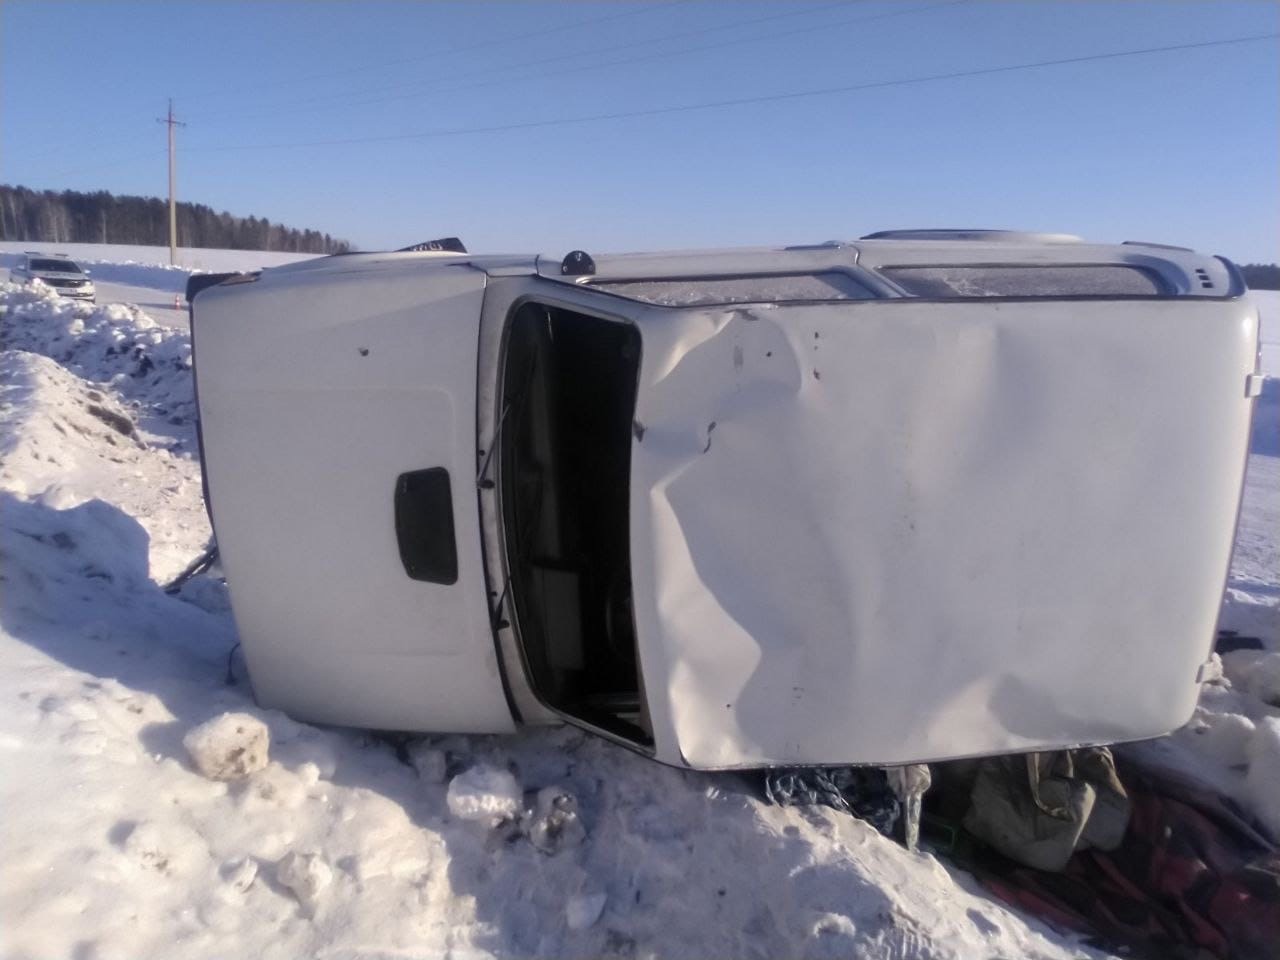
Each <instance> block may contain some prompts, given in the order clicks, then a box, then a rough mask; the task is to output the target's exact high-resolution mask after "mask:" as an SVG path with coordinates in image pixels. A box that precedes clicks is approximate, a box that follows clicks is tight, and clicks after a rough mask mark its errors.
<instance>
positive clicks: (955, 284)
mask: <svg viewBox="0 0 1280 960" xmlns="http://www.w3.org/2000/svg"><path fill="white" fill-rule="evenodd" d="M880 272H881V273H882V274H884V275H885V276H886V277H888V278H889V279H890V280H892V281H893V282H894V283H896V284H897V285H898V286H900V287H901V288H902V289H903V290H905V291H906V292H907V293H909V294H911V295H912V296H913V297H927V298H929V299H931V300H947V299H952V298H955V297H1158V296H1161V295H1162V294H1165V293H1167V292H1168V291H1167V290H1166V289H1165V287H1164V285H1163V284H1162V283H1161V282H1160V279H1159V278H1158V277H1157V276H1156V275H1155V274H1154V273H1152V272H1151V271H1149V270H1144V269H1143V268H1142V267H1131V266H1124V265H1119V264H1072V265H1054V264H1044V265H1020V266H999V265H991V266H983V265H957V266H941V265H940V266H926V267H883V268H881V270H880Z"/></svg>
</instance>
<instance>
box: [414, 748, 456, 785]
mask: <svg viewBox="0 0 1280 960" xmlns="http://www.w3.org/2000/svg"><path fill="white" fill-rule="evenodd" d="M409 762H410V763H411V764H412V765H413V769H414V770H416V771H418V778H419V779H421V780H422V781H423V782H424V783H444V781H445V777H447V776H448V766H449V762H448V757H446V756H445V753H444V751H443V750H440V749H438V748H436V747H433V746H431V744H430V742H429V741H427V740H419V741H417V742H416V743H413V744H411V745H410V747H409Z"/></svg>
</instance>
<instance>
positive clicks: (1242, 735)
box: [1192, 711, 1254, 767]
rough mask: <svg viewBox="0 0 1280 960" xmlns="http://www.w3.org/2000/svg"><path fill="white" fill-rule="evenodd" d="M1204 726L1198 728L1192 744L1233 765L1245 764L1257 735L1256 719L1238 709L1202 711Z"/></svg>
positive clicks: (1200, 750)
mask: <svg viewBox="0 0 1280 960" xmlns="http://www.w3.org/2000/svg"><path fill="white" fill-rule="evenodd" d="M1200 720H1201V721H1202V722H1203V725H1202V726H1198V727H1196V728H1195V734H1196V736H1195V739H1194V740H1193V741H1192V744H1193V745H1194V746H1195V748H1196V750H1197V751H1199V752H1200V753H1202V754H1204V755H1206V756H1209V757H1213V758H1214V759H1216V760H1218V761H1219V762H1220V763H1224V764H1226V765H1227V766H1229V767H1235V766H1243V765H1244V764H1245V763H1246V762H1247V757H1246V751H1247V749H1248V747H1249V742H1250V740H1251V739H1252V738H1253V734H1254V725H1253V721H1252V720H1250V719H1249V718H1248V717H1246V716H1242V715H1241V714H1238V713H1210V712H1208V711H1202V712H1201V716H1200Z"/></svg>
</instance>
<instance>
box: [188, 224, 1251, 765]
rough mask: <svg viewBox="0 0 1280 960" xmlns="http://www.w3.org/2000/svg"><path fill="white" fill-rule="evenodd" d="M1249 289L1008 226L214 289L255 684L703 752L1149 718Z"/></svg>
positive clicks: (1184, 602)
mask: <svg viewBox="0 0 1280 960" xmlns="http://www.w3.org/2000/svg"><path fill="white" fill-rule="evenodd" d="M1243 293H1244V286H1243V283H1242V282H1241V280H1240V277H1239V274H1238V273H1237V271H1236V270H1235V268H1234V267H1232V265H1231V264H1229V263H1228V262H1226V261H1224V260H1221V259H1218V258H1213V257H1205V256H1200V255H1197V254H1195V253H1192V252H1191V251H1188V250H1184V249H1180V248H1173V247H1163V246H1158V245H1154V244H1123V245H1113V246H1101V245H1092V244H1086V243H1083V242H1080V241H1078V240H1076V239H1075V238H1071V237H1063V236H1058V235H1052V236H1049V235H1027V234H1013V233H1003V232H996V231H909V232H894V233H887V234H877V235H873V236H871V237H868V238H866V239H864V240H860V241H855V242H851V243H829V244H820V245H815V246H807V247H792V248H785V249H748V250H729V251H717V252H699V253H663V254H637V255H625V256H599V257H595V258H592V257H590V256H588V255H586V254H584V253H581V252H575V253H574V254H570V255H569V256H568V257H565V258H563V259H560V258H556V259H551V260H549V259H547V258H543V257H538V256H472V255H468V254H466V253H461V252H437V251H430V250H428V251H422V252H397V253H388V254H353V255H343V256H335V257H328V258H323V259H317V260H311V261H305V262H301V263H297V264H291V265H288V266H284V267H278V268H275V269H271V270H266V271H263V272H262V273H261V274H255V275H250V276H244V277H236V278H232V279H231V280H229V281H227V282H224V283H222V284H220V285H217V286H212V287H209V288H208V289H206V290H204V291H202V292H200V293H199V295H198V296H197V297H195V299H194V303H193V322H192V329H193V336H194V342H195V356H196V371H197V383H198V392H199V407H200V417H201V424H202V448H203V457H204V464H205V470H206V479H207V484H208V493H209V497H210V506H211V511H212V515H213V519H214V522H215V531H216V535H217V541H218V544H219V546H220V549H221V553H222V558H223V562H224V567H225V570H226V573H227V577H228V582H229V584H230V588H231V595H232V601H233V606H234V610H235V616H236V621H237V624H238V627H239V631H240V636H241V639H242V642H243V645H244V653H245V657H246V660H247V663H248V667H249V673H250V677H251V679H252V683H253V687H254V690H255V692H256V695H257V697H258V698H259V700H260V701H261V702H262V703H263V704H264V705H267V706H273V707H279V708H281V709H283V710H285V711H287V712H289V713H290V714H292V715H294V716H296V717H298V718H300V719H305V720H312V721H318V722H325V723H337V724H348V725H354V726H360V727H371V728H382V729H392V730H402V731H439V732H445V731H458V732H476V733H481V732H504V731H511V730H514V729H515V728H516V727H517V726H519V725H521V724H541V723H555V722H561V721H567V722H570V723H575V724H579V725H581V726H583V727H586V728H588V729H590V730H592V731H595V732H597V733H599V734H601V735H603V736H606V737H609V738H611V739H614V740H617V741H619V742H621V743H624V744H626V745H628V746H630V747H633V748H634V749H636V750H640V751H643V752H645V753H648V754H650V755H652V756H653V757H655V758H656V759H658V760H661V761H664V762H667V763H672V764H679V765H686V766H690V767H697V768H706V769H713V768H730V767H751V766H775V765H804V764H837V763H839V764H846V763H853V764H879V765H890V764H902V763H909V762H920V761H931V760H939V759H946V758H955V757H965V756H974V755H982V754H992V753H1000V752H1008V751H1027V750H1042V749H1055V748H1061V747H1067V746H1074V745H1080V744H1092V743H1109V742H1115V741H1121V740H1129V739H1136V738H1143V737H1150V736H1154V735H1158V734H1162V733H1165V732H1167V731H1169V730H1171V729H1173V728H1175V727H1177V726H1179V725H1180V724H1182V723H1183V722H1185V721H1186V720H1187V718H1188V717H1189V716H1190V714H1191V712H1192V709H1193V706H1194V704H1195V701H1196V696H1197V691H1198V684H1199V681H1200V680H1201V671H1202V667H1203V665H1204V663H1205V661H1206V660H1207V659H1208V657H1209V652H1210V646H1211V643H1212V637H1213V633H1214V626H1215V619H1216V616H1217V611H1218V606H1219V602H1220V599H1221V595H1222V590H1223V585H1224V580H1225V577H1226V572H1227V566H1228V561H1229V557H1230V553H1231V546H1232V535H1233V531H1234V526H1235V519H1236V513H1237V508H1238V503H1239V498H1240V490H1241V484H1242V474H1243V469H1244V462H1245V455H1246V445H1247V440H1248V435H1249V422H1250V415H1251V410H1252V401H1251V399H1250V398H1251V397H1252V396H1253V395H1254V394H1255V393H1256V392H1257V390H1256V388H1257V387H1258V386H1259V385H1260V378H1259V377H1257V376H1256V361H1257V345H1258V317H1257V311H1256V309H1255V307H1254V306H1253V305H1252V304H1251V303H1250V301H1249V300H1248V299H1247V298H1244V297H1242V294H1243Z"/></svg>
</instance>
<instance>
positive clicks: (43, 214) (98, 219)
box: [0, 184, 351, 253]
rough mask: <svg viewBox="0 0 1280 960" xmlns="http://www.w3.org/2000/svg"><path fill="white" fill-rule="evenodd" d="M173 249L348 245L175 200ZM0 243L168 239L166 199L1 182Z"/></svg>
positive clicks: (329, 249)
mask: <svg viewBox="0 0 1280 960" xmlns="http://www.w3.org/2000/svg"><path fill="white" fill-rule="evenodd" d="M177 212H178V246H180V247H217V248H222V249H229V250H283V251H287V252H290V253H346V252H347V251H349V250H350V249H351V244H349V243H348V242H347V241H345V240H338V239H335V238H334V237H331V236H329V234H327V233H321V232H320V231H318V230H298V229H295V228H292V227H286V226H284V225H282V224H279V223H271V222H270V221H269V220H267V219H265V218H263V217H236V216H232V215H231V214H229V213H227V212H226V211H223V212H222V213H218V212H216V211H215V210H213V208H211V207H206V206H205V205H204V204H201V203H179V204H178V211H177ZM0 240H21V241H28V242H31V243H127V244H136V245H139V246H152V247H164V246H168V244H169V204H168V202H167V201H165V200H161V199H160V198H158V197H117V196H115V195H114V194H111V193H108V192H107V191H105V190H98V191H96V192H94V193H79V192H77V191H75V190H62V191H54V190H29V189H28V188H26V187H11V186H8V185H3V184H0Z"/></svg>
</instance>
